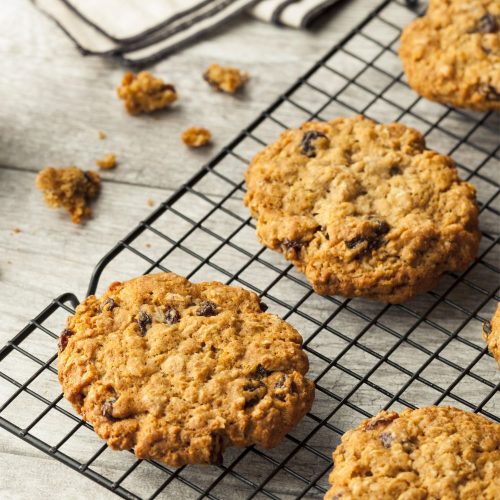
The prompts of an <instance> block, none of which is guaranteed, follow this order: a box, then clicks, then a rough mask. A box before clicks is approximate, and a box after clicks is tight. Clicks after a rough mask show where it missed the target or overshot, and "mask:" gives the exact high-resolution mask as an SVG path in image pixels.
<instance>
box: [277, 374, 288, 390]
mask: <svg viewBox="0 0 500 500" xmlns="http://www.w3.org/2000/svg"><path fill="white" fill-rule="evenodd" d="M287 378H288V376H287V375H283V376H282V377H281V378H280V379H279V380H278V381H277V382H276V383H275V384H274V387H276V389H281V388H282V387H285V382H286V379H287Z"/></svg>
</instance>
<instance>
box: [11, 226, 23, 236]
mask: <svg viewBox="0 0 500 500" xmlns="http://www.w3.org/2000/svg"><path fill="white" fill-rule="evenodd" d="M20 232H21V230H20V229H19V228H18V227H15V228H14V229H13V230H12V231H11V234H19V233H20Z"/></svg>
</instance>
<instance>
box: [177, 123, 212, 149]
mask: <svg viewBox="0 0 500 500" xmlns="http://www.w3.org/2000/svg"><path fill="white" fill-rule="evenodd" d="M211 138H212V133H211V132H210V130H208V129H206V128H203V127H189V128H187V129H186V130H184V132H182V134H181V139H182V142H183V143H184V144H185V145H186V146H189V147H190V148H201V147H202V146H206V145H207V144H208V143H209V142H210V139H211Z"/></svg>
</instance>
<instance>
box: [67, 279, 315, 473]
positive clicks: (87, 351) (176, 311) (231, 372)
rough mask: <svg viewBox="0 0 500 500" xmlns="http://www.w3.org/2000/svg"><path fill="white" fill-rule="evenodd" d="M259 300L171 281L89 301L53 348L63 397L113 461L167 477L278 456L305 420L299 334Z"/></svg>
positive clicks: (223, 288) (126, 286)
mask: <svg viewBox="0 0 500 500" xmlns="http://www.w3.org/2000/svg"><path fill="white" fill-rule="evenodd" d="M264 309H265V307H264V305H263V304H261V302H260V301H259V298H258V296H257V295H255V294H254V293H252V292H248V291H246V290H243V289H241V288H237V287H231V286H227V285H223V284H221V283H218V282H211V283H198V284H194V283H190V282H189V281H187V280H186V279H184V278H182V277H180V276H177V275H176V274H173V273H163V274H154V275H148V276H142V277H140V278H136V279H133V280H131V281H127V282H125V283H119V282H116V283H113V284H112V285H111V286H110V287H109V289H108V291H107V292H106V293H105V294H104V295H103V296H102V297H101V298H97V297H95V296H90V297H88V298H87V299H86V300H85V301H84V302H83V303H82V304H81V305H79V306H78V307H77V309H76V313H75V315H74V316H72V317H70V318H69V319H68V324H67V328H66V330H64V331H63V333H62V334H61V337H60V339H59V350H60V352H59V361H58V363H59V365H58V371H59V380H60V382H61V385H62V387H63V390H64V395H65V397H66V398H67V399H68V400H69V401H70V402H71V403H72V405H73V406H74V408H75V409H76V410H77V411H78V413H80V414H81V415H82V417H83V418H84V419H85V420H86V421H88V422H90V423H91V424H92V425H93V426H94V429H95V431H96V432H97V434H98V435H99V436H100V437H101V438H103V439H105V440H106V441H107V442H108V444H109V445H110V446H111V447H112V448H115V449H133V450H134V452H135V454H136V455H137V456H138V457H140V458H151V459H155V460H160V461H163V462H166V463H167V464H169V465H171V466H174V467H177V466H181V465H183V464H197V463H199V464H202V463H205V464H218V463H221V462H222V453H223V451H224V449H225V448H227V447H228V446H231V445H233V446H240V447H242V446H249V445H252V444H259V445H261V446H263V447H265V448H269V447H273V446H276V445H277V444H278V443H279V442H280V441H281V440H282V439H283V437H284V436H285V434H286V433H287V432H288V431H289V430H290V429H291V428H292V427H293V426H294V425H295V424H297V422H298V421H299V420H300V419H301V418H302V417H303V416H304V415H305V414H306V413H307V412H308V411H309V409H310V408H311V405H312V402H313V398H314V383H313V382H312V381H310V380H308V379H306V378H305V376H304V375H305V373H306V372H307V369H308V361H307V357H306V355H305V353H304V352H303V350H302V349H301V342H302V338H301V336H300V335H299V334H298V333H297V331H296V330H295V329H294V328H293V327H292V326H290V325H289V324H288V323H286V322H285V321H283V320H281V319H280V318H278V317H277V316H274V315H272V314H267V313H265V312H263V310H264Z"/></svg>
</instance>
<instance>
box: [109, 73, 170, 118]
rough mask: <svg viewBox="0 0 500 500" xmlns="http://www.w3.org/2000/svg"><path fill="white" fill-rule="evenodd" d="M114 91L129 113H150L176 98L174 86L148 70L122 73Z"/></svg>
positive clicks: (162, 107)
mask: <svg viewBox="0 0 500 500" xmlns="http://www.w3.org/2000/svg"><path fill="white" fill-rule="evenodd" d="M116 91H117V93H118V97H119V98H120V99H122V100H123V101H124V104H125V109H126V110H127V111H128V113H129V114H131V115H138V114H140V113H152V112H153V111H156V110H159V109H164V108H166V107H167V106H169V105H170V104H172V103H173V102H174V101H176V100H177V92H176V91H175V87H174V86H173V85H171V84H169V83H165V82H164V81H163V80H162V79H161V78H157V77H155V76H153V75H152V74H151V73H149V71H141V72H140V73H138V74H137V75H135V74H134V73H132V72H130V71H128V72H127V73H125V75H123V79H122V83H121V85H120V86H119V87H118V88H117V89H116Z"/></svg>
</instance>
